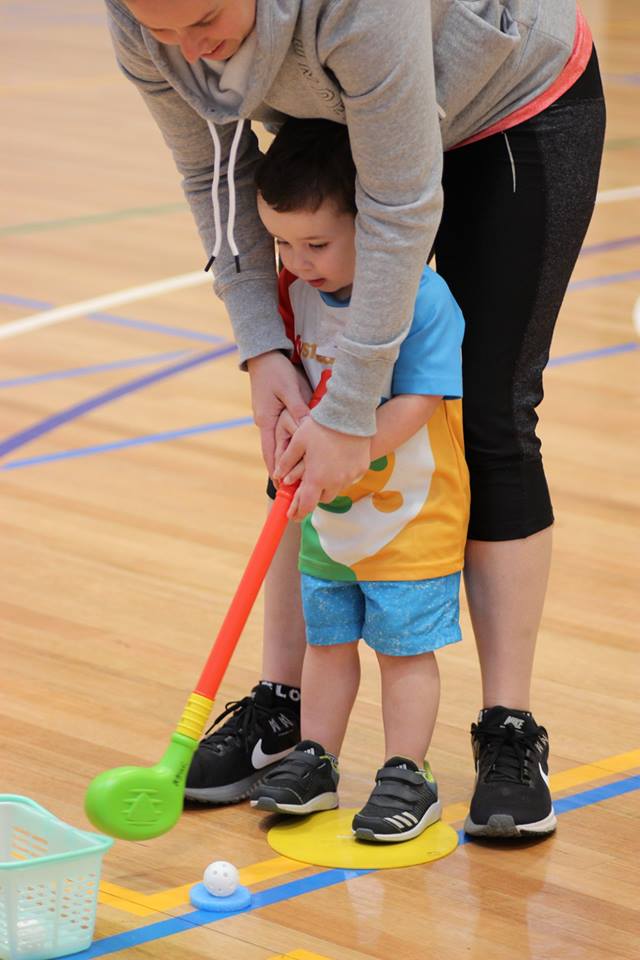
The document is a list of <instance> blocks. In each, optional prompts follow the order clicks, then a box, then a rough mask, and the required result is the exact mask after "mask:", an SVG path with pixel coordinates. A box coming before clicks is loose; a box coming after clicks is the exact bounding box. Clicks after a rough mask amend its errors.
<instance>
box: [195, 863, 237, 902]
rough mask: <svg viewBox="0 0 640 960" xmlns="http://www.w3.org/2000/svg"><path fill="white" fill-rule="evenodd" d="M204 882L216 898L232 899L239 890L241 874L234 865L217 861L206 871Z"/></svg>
mask: <svg viewBox="0 0 640 960" xmlns="http://www.w3.org/2000/svg"><path fill="white" fill-rule="evenodd" d="M202 882H203V884H204V886H205V887H206V889H207V890H208V891H209V893H211V894H213V896H214V897H230V896H231V894H232V893H235V892H236V890H237V889H238V884H239V883H240V874H239V873H238V870H237V868H236V867H234V865H233V864H232V863H227V861H226V860H215V861H214V862H213V863H210V864H209V866H208V867H207V869H206V870H205V872H204V877H203V878H202Z"/></svg>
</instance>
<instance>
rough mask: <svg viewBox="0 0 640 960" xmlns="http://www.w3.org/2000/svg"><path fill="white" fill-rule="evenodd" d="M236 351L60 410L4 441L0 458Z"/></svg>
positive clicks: (212, 354) (174, 367)
mask: <svg viewBox="0 0 640 960" xmlns="http://www.w3.org/2000/svg"><path fill="white" fill-rule="evenodd" d="M236 349H237V347H236V346H235V344H233V343H231V344H228V345H227V346H225V347H219V348H218V349H217V350H208V351H207V352H206V353H199V354H196V355H195V356H193V357H190V358H189V359H188V360H181V361H180V362H179V363H174V364H171V365H170V366H168V367H163V368H162V369H160V370H155V371H154V372H153V373H149V374H147V375H146V376H144V377H139V378H138V379H136V380H131V381H129V383H123V384H121V385H120V386H118V387H114V388H112V389H111V390H106V391H105V392H104V393H99V394H97V395H96V396H94V397H90V398H89V399H88V400H83V401H82V402H81V403H76V404H74V405H73V406H72V407H67V409H66V410H61V411H60V412H59V413H55V414H53V416H51V417H46V418H45V419H44V420H41V421H40V422H39V423H35V424H33V426H31V427H28V428H27V429H26V430H21V431H20V432H19V433H15V434H13V436H11V437H7V439H6V440H3V441H2V442H1V443H0V457H1V456H6V454H7V453H11V452H12V451H13V450H17V449H18V447H23V446H24V445H25V444H27V443H30V442H31V441H32V440H35V439H36V438H38V437H41V436H43V434H45V433H50V432H51V431H52V430H55V429H56V428H57V427H59V426H61V425H62V424H64V423H69V422H70V421H71V420H77V419H78V417H81V416H83V415H84V414H85V413H88V412H89V411H90V410H95V409H96V408H97V407H102V406H104V405H105V404H107V403H111V401H112V400H117V399H119V398H120V397H124V396H126V395H128V394H130V393H135V392H136V391H137V390H142V389H144V388H145V387H148V386H151V384H153V383H158V382H159V381H161V380H166V379H167V378H168V377H174V376H175V375H176V374H178V373H183V372H184V371H185V370H191V369H193V368H194V367H197V366H200V365H201V364H203V363H208V362H209V361H210V360H217V359H218V358H220V357H224V356H227V355H228V354H230V353H234V352H235V351H236Z"/></svg>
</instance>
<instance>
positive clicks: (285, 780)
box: [251, 740, 340, 816]
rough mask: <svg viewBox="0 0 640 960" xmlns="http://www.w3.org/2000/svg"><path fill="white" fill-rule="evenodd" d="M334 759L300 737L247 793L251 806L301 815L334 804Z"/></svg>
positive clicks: (330, 806)
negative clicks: (249, 793)
mask: <svg viewBox="0 0 640 960" xmlns="http://www.w3.org/2000/svg"><path fill="white" fill-rule="evenodd" d="M339 779H340V775H339V773H338V763H337V761H336V758H335V757H333V756H332V755H331V754H329V753H327V752H326V750H325V749H324V747H322V746H320V744H319V743H315V741H314V740H303V741H302V743H299V744H298V746H297V747H296V748H295V750H293V751H292V752H291V753H290V754H289V756H288V757H287V758H286V759H285V760H283V761H282V763H279V764H278V766H277V767H276V768H275V770H271V771H270V772H269V773H268V774H267V775H266V777H265V778H264V779H263V780H262V782H261V783H259V784H258V785H257V786H256V787H254V789H253V791H252V792H251V806H252V807H257V808H258V810H269V811H270V812H272V813H293V814H296V815H298V816H304V815H305V814H307V813H317V812H318V811H319V810H333V809H334V808H335V807H337V806H338V794H337V792H336V790H337V786H338V780H339Z"/></svg>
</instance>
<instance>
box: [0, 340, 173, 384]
mask: <svg viewBox="0 0 640 960" xmlns="http://www.w3.org/2000/svg"><path fill="white" fill-rule="evenodd" d="M188 355H189V350H174V351H173V352H172V353H152V354H149V356H146V357H134V358H132V359H130V360H114V361H113V362H112V363H98V364H95V365H94V366H90V367H71V368H69V369H68V370H52V371H50V372H49V373H38V374H35V375H34V376H32V377H15V378H14V379H13V380H0V390H5V389H6V388H8V387H26V386H31V384H33V383H45V382H48V381H50V380H67V379H69V378H71V377H84V376H86V375H87V374H91V373H104V372H105V371H108V370H122V369H128V368H129V367H143V366H145V365H148V364H150V363H162V362H163V361H169V360H177V359H178V357H186V356H188Z"/></svg>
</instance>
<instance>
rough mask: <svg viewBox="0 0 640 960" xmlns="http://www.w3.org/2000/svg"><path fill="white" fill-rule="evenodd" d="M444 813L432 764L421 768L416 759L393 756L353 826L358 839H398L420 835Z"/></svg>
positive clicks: (382, 769)
mask: <svg viewBox="0 0 640 960" xmlns="http://www.w3.org/2000/svg"><path fill="white" fill-rule="evenodd" d="M441 815H442V804H441V803H440V801H439V800H438V785H437V783H436V781H435V780H434V779H433V774H432V773H431V767H430V766H429V764H428V763H426V762H425V765H424V769H423V770H420V769H419V768H418V767H417V766H416V765H415V763H414V762H413V760H407V759H406V758H405V757H392V758H391V760H387V762H386V763H385V765H384V767H382V768H381V769H380V770H378V772H377V774H376V785H375V787H374V788H373V791H372V793H371V796H370V797H369V799H368V800H367V802H366V804H365V805H364V807H363V808H362V810H360V812H359V813H356V815H355V817H354V818H353V823H352V828H353V832H354V834H355V836H356V839H358V840H377V841H379V842H382V843H397V842H399V841H401V840H411V839H412V838H413V837H417V836H419V835H420V834H421V833H422V832H423V831H424V830H426V829H427V827H428V826H430V825H431V824H432V823H435V822H436V820H439V819H440V817H441Z"/></svg>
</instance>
